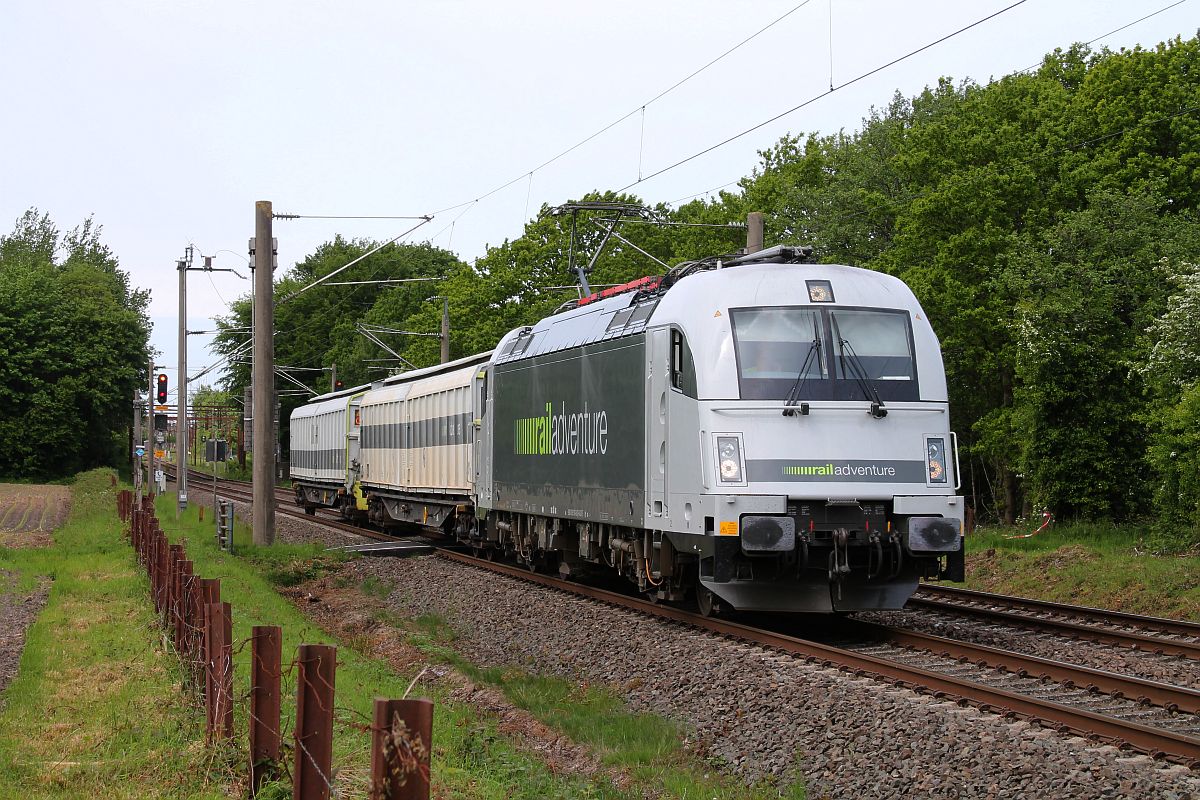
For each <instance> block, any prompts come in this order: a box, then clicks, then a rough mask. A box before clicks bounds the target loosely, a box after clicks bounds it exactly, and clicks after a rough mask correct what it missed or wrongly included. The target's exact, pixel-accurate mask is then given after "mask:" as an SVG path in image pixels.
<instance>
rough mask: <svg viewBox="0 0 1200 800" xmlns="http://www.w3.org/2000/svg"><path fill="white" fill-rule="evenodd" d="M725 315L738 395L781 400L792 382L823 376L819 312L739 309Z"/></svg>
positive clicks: (821, 331) (814, 379) (788, 308)
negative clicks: (729, 323)
mask: <svg viewBox="0 0 1200 800" xmlns="http://www.w3.org/2000/svg"><path fill="white" fill-rule="evenodd" d="M731 316H732V319H733V335H734V341H735V353H736V355H737V368H738V383H739V384H740V385H741V390H742V399H744V400H774V399H783V398H784V397H786V396H787V395H788V392H789V391H790V390H791V386H792V384H793V383H795V382H796V381H798V380H799V381H805V382H807V381H821V380H824V378H825V377H826V376H827V374H828V370H827V368H826V358H825V353H824V350H825V346H824V344H825V343H824V338H825V334H824V330H823V329H824V325H823V324H822V320H821V313H820V311H817V310H814V309H809V308H804V307H794V306H793V307H786V308H743V309H735V310H733V311H732V312H731Z"/></svg>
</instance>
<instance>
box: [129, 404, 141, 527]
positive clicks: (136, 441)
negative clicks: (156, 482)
mask: <svg viewBox="0 0 1200 800" xmlns="http://www.w3.org/2000/svg"><path fill="white" fill-rule="evenodd" d="M141 399H142V398H141V392H139V391H138V390H137V389H134V390H133V446H134V448H137V447H140V446H141V445H142V410H141V409H140V408H138V406H140V405H141ZM129 457H130V458H131V459H133V469H134V474H133V488H134V491H135V492H136V493H137V501H138V508H141V502H142V459H140V458H138V457H137V456H135V455H134V453H133V452H131V453H130V454H129Z"/></svg>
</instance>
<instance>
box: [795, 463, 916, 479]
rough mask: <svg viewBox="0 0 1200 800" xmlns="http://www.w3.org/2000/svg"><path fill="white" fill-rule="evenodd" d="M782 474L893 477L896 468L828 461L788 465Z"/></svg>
mask: <svg viewBox="0 0 1200 800" xmlns="http://www.w3.org/2000/svg"><path fill="white" fill-rule="evenodd" d="M783 474H784V475H813V476H818V477H819V476H829V477H839V478H894V477H895V476H896V468H895V467H889V466H880V465H878V464H866V465H862V466H856V465H854V464H834V463H833V462H829V463H826V464H804V465H790V466H786V467H784V468H783Z"/></svg>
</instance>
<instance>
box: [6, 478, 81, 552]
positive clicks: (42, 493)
mask: <svg viewBox="0 0 1200 800" xmlns="http://www.w3.org/2000/svg"><path fill="white" fill-rule="evenodd" d="M70 513H71V492H70V490H69V489H67V487H65V486H41V485H36V484H14V483H0V547H12V548H16V547H49V546H50V545H51V544H52V543H53V536H52V535H53V533H54V531H55V530H57V529H58V528H59V527H61V526H62V524H63V523H64V522H66V521H67V516H68V515H69V514H70Z"/></svg>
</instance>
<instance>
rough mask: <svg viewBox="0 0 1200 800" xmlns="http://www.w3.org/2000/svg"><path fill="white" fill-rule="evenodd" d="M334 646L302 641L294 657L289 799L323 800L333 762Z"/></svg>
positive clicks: (327, 788) (335, 653) (327, 789)
mask: <svg viewBox="0 0 1200 800" xmlns="http://www.w3.org/2000/svg"><path fill="white" fill-rule="evenodd" d="M336 659H337V648H336V647H334V646H332V645H326V644H302V645H300V652H299V655H298V656H297V658H296V663H297V678H296V731H295V736H296V761H295V769H293V770H292V800H327V798H328V797H329V793H330V790H331V789H332V787H331V786H330V780H329V774H330V772H331V769H332V765H333V681H334V672H335V666H336Z"/></svg>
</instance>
